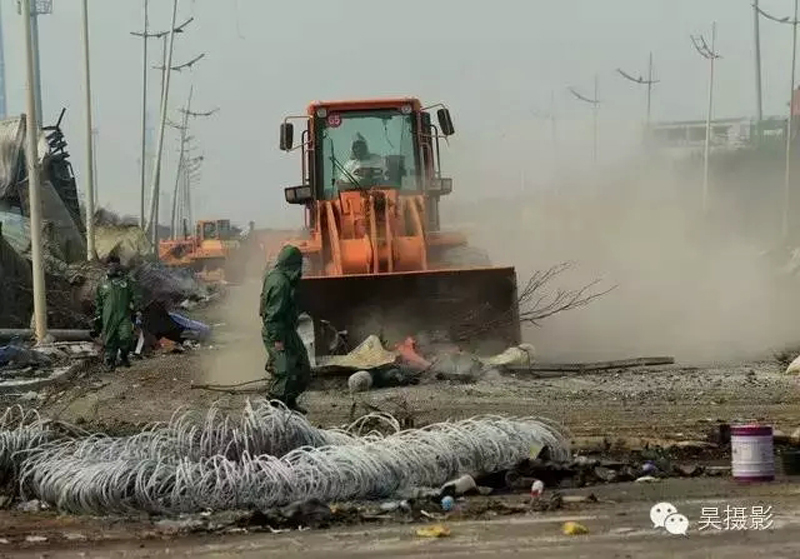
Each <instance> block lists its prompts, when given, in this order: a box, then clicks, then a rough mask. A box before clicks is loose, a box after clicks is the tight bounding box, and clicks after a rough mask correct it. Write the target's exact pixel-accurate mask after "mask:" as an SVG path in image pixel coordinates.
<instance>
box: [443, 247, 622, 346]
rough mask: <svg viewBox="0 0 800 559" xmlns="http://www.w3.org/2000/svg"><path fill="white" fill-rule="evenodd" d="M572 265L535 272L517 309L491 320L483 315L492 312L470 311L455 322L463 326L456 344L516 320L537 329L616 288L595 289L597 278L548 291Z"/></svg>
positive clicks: (524, 290)
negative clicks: (578, 284) (549, 320)
mask: <svg viewBox="0 0 800 559" xmlns="http://www.w3.org/2000/svg"><path fill="white" fill-rule="evenodd" d="M572 266H573V263H572V262H563V263H561V264H557V265H555V266H553V267H551V268H548V269H547V270H540V271H536V272H534V273H533V275H532V276H531V277H530V278H529V279H528V281H527V283H526V284H525V287H524V288H523V289H522V291H521V292H519V295H518V297H517V306H518V309H512V310H510V311H509V312H507V313H504V314H502V315H500V316H497V317H496V318H495V319H493V320H486V319H485V318H486V316H490V315H491V314H492V313H491V312H486V311H487V309H486V308H478V309H472V310H471V312H469V313H468V314H467V315H466V316H463V317H461V318H459V319H458V322H456V324H461V325H463V327H462V328H461V330H460V332H459V334H458V336H457V337H458V339H457V341H464V340H469V339H471V338H474V337H475V336H477V335H480V334H482V333H484V332H489V331H492V330H497V329H502V328H503V327H505V326H508V325H509V324H510V323H512V322H513V321H515V320H516V321H518V322H520V323H521V324H532V325H534V326H540V323H541V321H543V320H544V319H546V318H550V317H552V316H555V315H556V314H559V313H562V312H566V311H569V310H573V309H578V308H581V307H585V306H587V305H589V304H590V303H592V302H593V301H595V300H597V299H599V298H600V297H602V296H603V295H606V294H608V293H610V292H611V291H613V290H614V289H616V288H617V286H616V285H613V286H611V287H609V288H607V289H602V290H598V289H597V286H598V285H599V284H600V282H601V280H599V279H596V280H594V281H592V282H589V283H588V284H586V285H584V286H583V287H580V288H578V289H561V288H558V289H556V290H555V292H553V291H548V287H549V284H550V283H551V282H552V281H553V279H554V278H556V277H558V276H560V275H561V274H562V273H564V272H566V271H568V270H570V269H571V268H572ZM517 310H518V312H517Z"/></svg>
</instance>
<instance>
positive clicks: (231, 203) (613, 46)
mask: <svg viewBox="0 0 800 559" xmlns="http://www.w3.org/2000/svg"><path fill="white" fill-rule="evenodd" d="M80 4H81V3H80V1H79V0H54V12H53V14H52V15H49V16H45V17H43V18H41V24H40V33H41V59H42V62H41V64H42V88H43V103H44V110H45V123H50V122H51V121H53V120H54V119H55V118H56V116H57V114H58V111H59V110H60V108H61V107H62V106H66V107H67V109H68V112H67V116H66V120H65V129H66V133H67V137H68V140H69V141H70V145H71V152H72V154H73V164H74V166H75V168H76V173H77V175H78V180H79V183H80V180H81V177H82V175H83V173H82V171H83V169H84V168H85V156H84V149H83V145H82V144H83V142H84V138H83V123H84V109H83V92H82V87H83V72H82V65H81V42H80V13H81V12H80ZM171 4H172V2H171V1H170V0H151V1H150V5H151V8H150V14H151V26H152V28H154V29H166V28H167V27H168V26H169V17H170V7H171ZM89 5H90V26H91V45H92V78H93V80H92V89H93V94H94V101H93V103H94V105H93V106H94V122H95V126H96V127H97V128H98V130H99V145H98V148H97V157H98V167H99V169H98V183H99V184H98V185H99V189H100V192H99V196H100V202H101V204H102V205H106V206H110V207H111V208H113V209H115V210H117V211H121V212H125V213H135V212H137V211H138V204H139V202H138V200H139V194H138V192H139V191H138V188H139V164H138V159H139V142H140V134H141V131H140V118H141V117H140V114H141V113H140V107H141V73H142V70H141V63H142V62H141V41H140V40H139V39H137V38H134V37H132V36H131V35H130V34H129V32H130V31H133V30H137V29H140V28H141V26H142V17H143V2H142V0H90V2H89ZM762 5H763V7H764V9H767V10H770V11H772V12H774V13H776V14H779V15H788V14H789V10H790V9H791V7H792V3H791V2H790V1H789V0H762ZM0 7H1V8H2V16H3V31H4V39H5V57H6V79H7V94H8V99H9V103H8V104H9V112H10V113H11V114H15V113H20V112H23V111H24V87H25V83H24V71H23V69H24V67H23V63H24V54H23V49H22V46H23V38H22V27H21V25H22V23H21V21H20V16H19V15H17V13H16V2H15V1H14V0H0ZM190 15H193V16H194V17H195V21H194V22H193V23H192V24H191V25H190V27H189V28H188V29H187V31H186V33H184V34H183V35H179V36H178V37H177V38H176V51H175V59H174V62H175V63H176V64H177V63H181V62H184V61H186V60H188V59H190V58H192V57H194V56H196V55H197V54H199V53H201V52H205V53H206V58H205V59H204V60H202V61H201V62H199V63H198V64H197V65H196V66H195V69H194V70H193V71H184V72H182V73H174V74H173V77H172V78H173V79H172V90H171V97H170V117H171V118H173V119H177V117H178V113H177V109H178V108H179V107H180V106H181V105H182V104H183V103H184V102H185V99H186V96H187V93H188V88H189V86H190V84H192V83H193V84H194V86H195V94H194V99H195V102H194V106H195V108H196V109H197V110H206V109H210V108H213V107H219V108H220V112H219V113H218V114H217V115H215V116H214V117H212V118H210V119H206V120H198V121H196V122H195V128H194V130H193V134H194V135H195V136H196V138H197V140H198V145H199V146H200V147H201V150H202V153H203V154H204V155H205V156H206V162H205V164H204V167H203V173H202V180H201V182H200V183H199V184H198V185H197V186H196V189H195V191H194V194H193V196H194V202H195V215H196V216H197V217H214V216H223V215H224V216H230V217H232V218H233V219H235V220H237V221H239V222H240V223H245V222H246V221H247V220H249V219H253V220H255V221H256V222H257V223H258V224H260V225H262V226H267V225H270V224H272V225H284V226H285V225H292V224H297V223H298V220H300V219H301V214H300V212H299V210H298V209H297V208H291V207H288V206H287V205H285V204H284V202H283V190H282V189H283V187H284V186H290V185H294V184H296V183H297V181H298V180H299V174H300V165H299V158H298V156H297V154H293V155H288V156H287V155H286V154H284V153H282V152H280V151H279V150H278V149H277V137H278V133H277V128H278V124H279V122H280V121H281V119H282V117H283V116H284V115H286V114H297V113H301V112H303V110H304V109H305V106H306V104H307V103H308V101H311V100H314V99H331V98H363V97H371V96H387V95H414V96H419V97H420V98H422V100H423V102H425V103H434V102H440V101H442V102H446V103H447V104H448V105H449V107H450V109H451V111H452V113H453V117H454V120H455V125H456V129H457V134H456V136H455V137H454V139H452V140H451V142H450V148H449V152H448V154H447V157H446V158H445V160H444V164H445V170H446V174H449V175H452V176H453V177H454V179H455V181H456V182H455V188H456V193H455V194H454V195H453V196H456V197H458V199H460V200H464V199H468V198H469V197H480V196H484V195H487V194H492V193H496V192H505V191H509V190H513V189H515V188H518V187H519V182H520V176H521V175H522V174H524V175H525V177H526V180H527V181H529V182H531V183H535V184H539V183H541V182H543V181H544V180H545V179H544V178H543V177H546V176H549V173H550V171H551V170H552V169H551V167H552V166H553V158H552V150H551V144H550V128H549V124H548V122H546V121H544V120H541V119H537V118H536V117H534V116H533V115H532V111H533V110H540V111H544V110H548V108H549V103H550V97H551V92H555V98H556V105H557V111H558V114H559V117H560V122H559V137H560V142H561V149H560V151H561V155H562V159H566V158H567V157H568V158H569V160H570V161H576V160H577V161H580V160H586V159H587V158H590V157H591V139H590V138H591V135H590V130H591V128H590V126H591V119H590V111H589V108H588V107H587V106H584V105H582V104H580V103H578V102H576V101H574V99H572V98H571V96H570V95H569V94H568V93H567V90H566V88H567V86H570V85H571V86H575V87H576V88H578V89H580V90H582V91H583V92H585V93H586V94H587V95H590V94H591V88H592V81H593V76H594V74H595V73H597V74H598V75H599V80H600V98H601V99H602V100H603V101H604V105H603V108H602V109H601V123H602V125H601V139H602V143H603V155H604V156H606V157H607V156H608V155H610V154H611V153H612V152H613V153H618V152H619V151H620V148H621V147H624V146H627V145H630V144H631V143H632V142H634V141H635V125H636V124H637V123H640V122H641V120H642V119H643V115H644V91H643V90H642V89H641V88H637V87H635V86H634V85H633V84H630V83H628V82H625V81H624V80H623V79H622V78H620V77H619V76H618V75H616V73H615V68H617V67H618V66H621V67H623V68H625V69H626V70H627V71H628V72H630V73H633V74H637V75H638V74H640V73H644V72H645V71H646V63H647V56H648V52H649V51H651V50H652V52H653V55H654V58H655V66H656V73H657V77H658V78H659V79H661V80H662V83H660V84H659V85H658V86H657V88H656V90H655V94H654V97H653V117H654V118H655V119H691V118H698V119H699V118H704V117H705V104H706V91H707V87H708V81H707V64H706V62H705V60H703V59H701V58H700V57H699V55H698V54H697V53H696V52H695V51H694V49H693V48H692V46H691V43H690V41H689V34H692V33H705V34H706V35H707V36H710V26H711V22H712V20H716V21H717V25H718V48H719V51H720V52H721V54H722V55H723V56H724V59H722V60H720V61H719V64H718V70H717V81H716V111H715V112H716V115H717V116H720V117H722V116H747V115H752V114H753V113H754V111H755V103H754V98H755V87H754V81H753V80H754V70H753V55H752V52H753V16H752V8H751V0H604V1H602V2H600V1H597V0H547V1H544V0H495V1H494V2H469V1H466V0H461V1H456V0H434V1H430V0H429V1H422V0H406V1H405V2H402V3H396V2H391V3H390V2H376V1H375V0H324V1H323V0H317V1H314V2H310V1H308V0H297V1H295V2H289V1H286V2H277V1H273V0H180V5H179V20H182V19H184V18H186V17H188V16H190ZM150 45H151V46H150V53H151V55H152V57H151V63H152V64H156V63H158V62H159V61H160V52H161V51H160V43H156V42H155V41H151V43H150ZM762 49H763V57H764V105H765V106H764V110H765V113H767V114H783V113H785V111H786V102H787V98H788V89H789V76H788V65H789V56H790V50H791V29H790V27H789V26H786V25H778V24H774V23H771V22H768V21H765V22H763V23H762ZM149 78H150V84H151V86H152V87H151V88H150V95H149V102H150V106H151V108H152V110H153V116H154V117H155V113H156V111H157V106H158V87H159V73H158V72H157V71H155V70H153V71H151V72H150V73H149ZM165 146H166V148H167V149H166V151H167V161H166V165H165V168H164V175H163V179H162V184H163V185H164V187H166V188H168V189H170V190H171V186H172V184H173V181H174V173H175V160H176V159H177V157H176V152H177V134H176V132H175V131H173V130H170V129H168V130H167V137H166V143H165ZM612 146H613V149H612ZM565 152H566V154H567V155H565Z"/></svg>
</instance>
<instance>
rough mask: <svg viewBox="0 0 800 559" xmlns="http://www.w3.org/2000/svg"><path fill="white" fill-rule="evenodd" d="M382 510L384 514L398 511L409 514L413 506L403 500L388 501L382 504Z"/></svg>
mask: <svg viewBox="0 0 800 559" xmlns="http://www.w3.org/2000/svg"><path fill="white" fill-rule="evenodd" d="M380 509H381V510H382V511H383V512H395V511H398V510H400V511H403V512H408V511H410V510H411V505H410V504H409V503H408V501H407V500H405V499H403V500H402V501H388V502H385V503H381V506H380Z"/></svg>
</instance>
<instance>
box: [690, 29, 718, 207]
mask: <svg viewBox="0 0 800 559" xmlns="http://www.w3.org/2000/svg"><path fill="white" fill-rule="evenodd" d="M691 39H692V44H693V45H694V48H695V49H696V50H697V52H698V53H700V56H702V57H703V58H705V59H706V60H708V62H709V66H708V112H707V113H706V141H705V146H704V148H703V213H706V212H707V211H708V169H709V156H710V153H711V119H712V115H713V110H714V61H716V60H717V59H718V58H722V57H721V56H720V55H719V53H717V51H716V50H715V49H716V42H717V22H713V23H712V24H711V46H710V47H709V46H708V43H706V40H705V39H704V38H703V37H702V35H701V36H697V37H695V36H692V37H691Z"/></svg>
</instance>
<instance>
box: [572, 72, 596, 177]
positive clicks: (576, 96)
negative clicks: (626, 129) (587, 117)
mask: <svg viewBox="0 0 800 559" xmlns="http://www.w3.org/2000/svg"><path fill="white" fill-rule="evenodd" d="M569 91H570V93H572V95H573V96H575V98H576V99H578V100H579V101H583V102H584V103H588V104H590V105H592V119H593V131H592V135H593V137H594V140H593V143H592V152H593V155H594V163H595V166H596V165H597V116H598V113H599V112H600V99H599V97H598V84H597V75H596V74H595V76H594V99H589V98H588V97H585V96H583V95H581V94H580V93H578V92H577V91H576V90H575V88H573V87H570V88H569Z"/></svg>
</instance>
